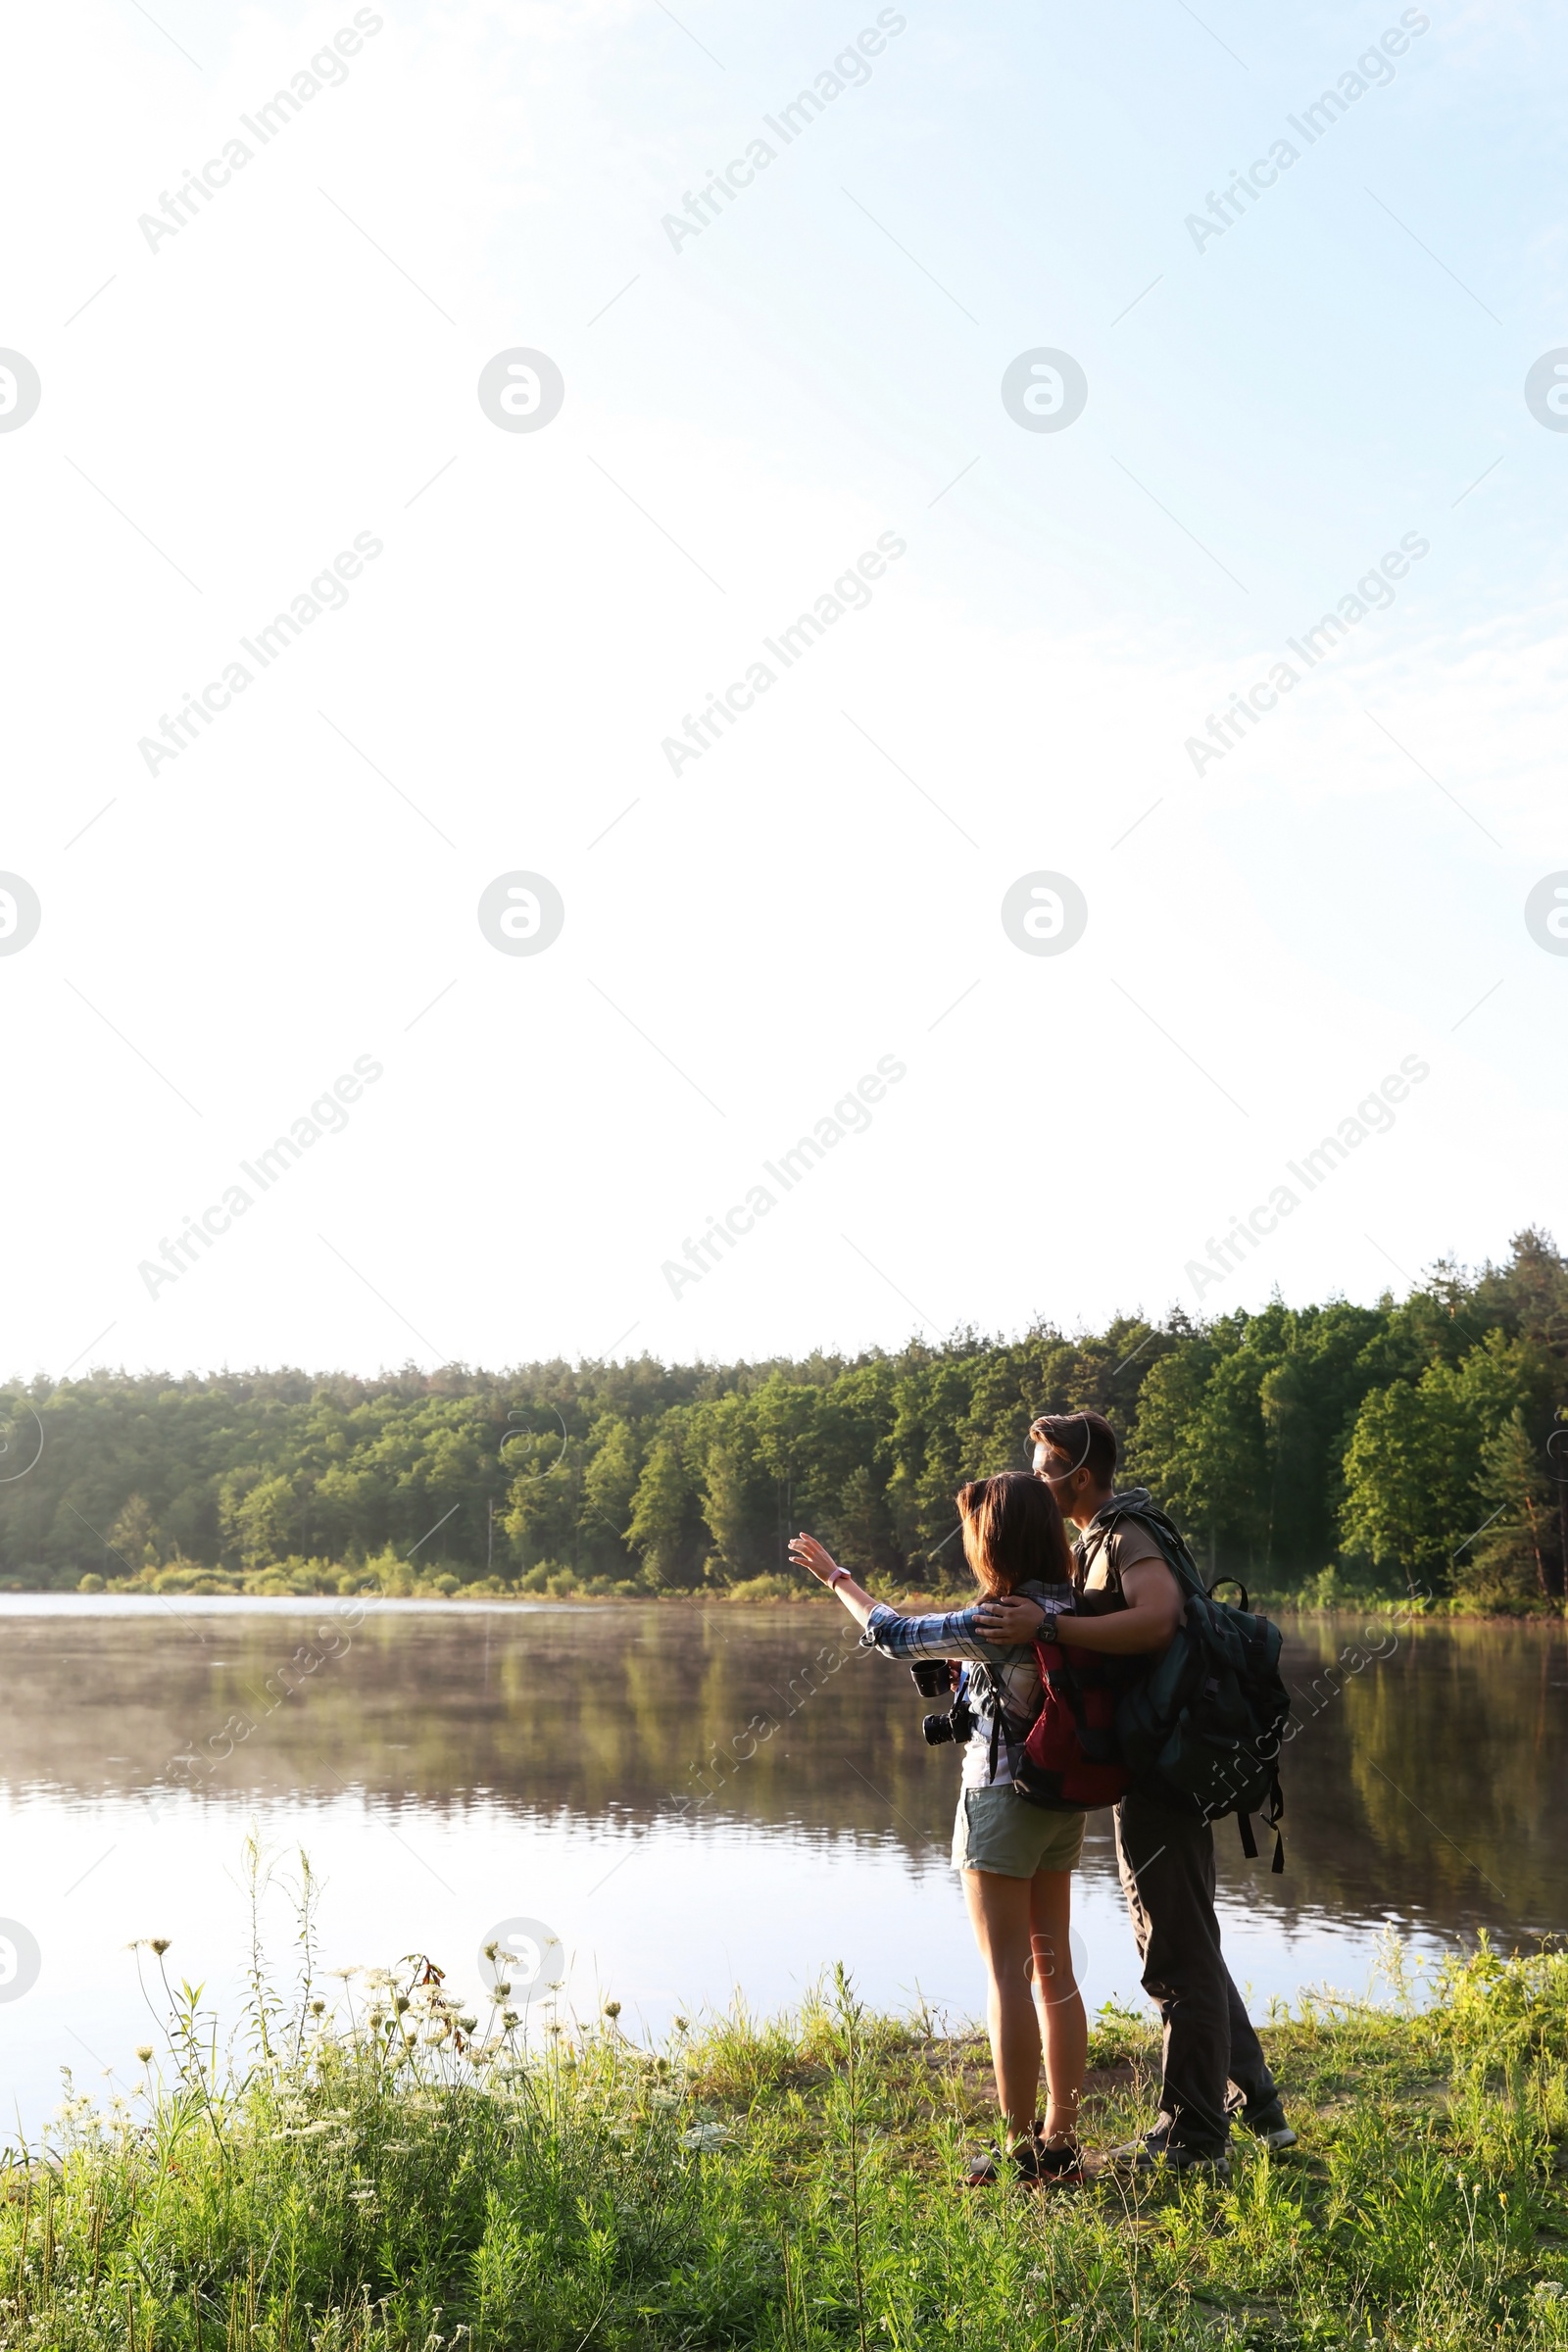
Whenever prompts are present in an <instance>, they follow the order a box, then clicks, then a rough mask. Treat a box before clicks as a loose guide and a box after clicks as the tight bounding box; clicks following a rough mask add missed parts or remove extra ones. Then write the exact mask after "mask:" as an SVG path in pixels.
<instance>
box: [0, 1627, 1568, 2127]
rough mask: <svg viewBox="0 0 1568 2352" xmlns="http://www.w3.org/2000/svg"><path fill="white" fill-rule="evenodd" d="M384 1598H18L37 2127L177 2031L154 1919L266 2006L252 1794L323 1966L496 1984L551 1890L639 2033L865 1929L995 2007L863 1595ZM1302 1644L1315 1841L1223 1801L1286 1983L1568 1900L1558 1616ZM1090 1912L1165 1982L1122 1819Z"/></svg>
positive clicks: (6, 1804)
mask: <svg viewBox="0 0 1568 2352" xmlns="http://www.w3.org/2000/svg"><path fill="white" fill-rule="evenodd" d="M359 1605H360V1604H358V1603H354V1604H344V1603H339V1602H335V1601H330V1600H329V1601H325V1602H321V1603H318V1604H314V1606H310V1607H307V1606H304V1605H302V1604H300V1603H296V1602H278V1603H271V1604H246V1605H244V1606H239V1605H236V1604H234V1603H230V1602H220V1603H216V1604H215V1603H203V1602H201V1601H192V1600H187V1599H185V1598H179V1599H177V1600H171V1601H168V1602H166V1601H162V1600H158V1599H147V1600H128V1601H127V1600H113V1599H87V1598H77V1597H75V1596H72V1597H70V1598H62V1597H57V1596H50V1595H19V1596H13V1597H10V1598H8V1599H7V1600H6V1601H5V1602H4V1605H3V1607H0V1651H3V1656H4V1668H5V1688H6V1693H7V1703H6V1706H5V1709H4V1711H3V1713H0V1805H3V1808H4V1838H3V1845H0V1854H3V1858H4V1859H3V1865H0V1918H3V1919H10V1920H16V1921H20V1922H21V1923H23V1924H24V1925H25V1927H26V1928H27V1929H28V1930H30V1932H31V1934H32V1935H33V1936H36V1938H37V1940H38V1943H39V1946H40V1947H41V1953H42V1964H41V1968H40V1971H39V1975H38V1980H37V1983H36V1984H35V1985H33V1986H32V1988H31V1989H30V1990H29V1991H27V1992H26V1993H25V1994H23V1995H22V1996H21V1997H18V1998H9V1999H8V1998H7V1997H6V1995H5V1987H4V1986H3V1985H0V2095H3V2097H4V2100H5V2106H6V2113H7V2118H8V2121H10V2120H11V2119H12V2118H13V2116H14V2113H15V2112H20V2113H21V2115H22V2117H23V2119H24V2120H25V2123H26V2124H27V2126H28V2128H31V2127H33V2126H35V2125H36V2123H37V2122H38V2121H39V2120H40V2119H41V2118H42V2116H44V2115H45V2114H46V2113H47V2112H48V2111H49V2109H50V2107H51V2106H52V2105H53V2104H54V2103H55V2101H56V2099H57V2097H58V2095H59V2082H60V2079H59V2068H60V2066H61V2065H62V2064H66V2065H69V2066H71V2067H72V2068H73V2072H74V2074H75V2078H76V2083H77V2087H78V2088H87V2089H101V2088H103V2087H105V2086H106V2084H105V2075H104V2070H106V2069H110V2070H114V2074H115V2078H116V2080H117V2081H118V2082H121V2083H123V2082H128V2081H132V2080H134V2078H135V2076H136V2075H137V2073H138V2071H139V2070H138V2069H137V2066H136V2063H135V2060H134V2058H133V2056H132V2051H133V2048H134V2045H135V2044H136V2043H138V2042H142V2041H145V2040H147V2039H149V2038H156V2036H155V2035H153V2034H149V2032H148V2030H147V2029H148V2027H149V2025H150V2023H151V2020H150V2019H149V2016H148V2011H147V2008H146V2007H145V2006H144V2005H143V2003H142V2000H141V1996H140V1995H139V1993H138V1990H137V1984H136V1973H135V1966H134V1961H133V1958H132V1956H131V1955H130V1954H129V1953H128V1952H127V1951H126V1950H125V1948H124V1947H125V1946H126V1945H127V1944H128V1943H129V1942H130V1941H131V1940H132V1939H133V1938H135V1937H137V1936H154V1935H157V1936H170V1937H171V1938H172V1944H171V1949H170V1952H169V1955H168V1966H169V1968H170V1970H171V1972H172V1974H173V1975H174V1976H175V1977H183V1978H188V1979H189V1980H190V1981H191V1982H193V1983H196V1982H201V1983H204V1984H205V1985H206V1987H207V1992H206V1995H205V1996H204V1997H205V1999H206V2000H207V2001H209V2002H215V2003H216V2004H217V2005H218V2006H219V2007H220V2009H221V2013H222V2015H223V2017H224V2020H225V2022H226V2023H233V2022H237V2021H238V2019H239V2014H240V2008H241V2003H242V1998H243V1969H244V1963H245V1960H246V1956H247V1952H248V1945H249V1916H248V1898H247V1895H246V1892H245V1888H244V1885H243V1876H242V1871H241V1847H242V1844H243V1841H244V1838H245V1837H246V1834H247V1832H248V1830H249V1829H250V1828H251V1827H252V1826H253V1825H254V1826H255V1827H256V1828H257V1830H258V1831H259V1834H260V1836H261V1838H262V1839H263V1842H264V1844H265V1845H266V1846H267V1847H268V1848H269V1850H270V1851H271V1852H273V1853H274V1854H275V1855H276V1856H277V1857H278V1871H277V1875H276V1876H275V1877H274V1880H273V1883H272V1885H271V1887H270V1890H269V1892H268V1894H267V1896H266V1898H265V1900H264V1904H263V1915H264V1924H265V1926H266V1928H267V1932H268V1936H269V1942H270V1948H271V1950H272V1951H273V1953H274V1955H275V1957H276V1964H277V1966H278V1969H279V1972H280V1973H285V1974H286V1973H291V1972H292V1971H293V1970H294V1969H295V1968H296V1967H297V1965H298V1962H299V1946H298V1943H297V1940H296V1922H295V1919H294V1916H293V1912H292V1908H291V1905H290V1902H289V1898H288V1892H287V1884H286V1882H287V1881H288V1879H289V1878H290V1877H297V1874H298V1862H297V1855H298V1851H299V1849H300V1848H301V1847H303V1848H304V1849H305V1850H306V1851H307V1852H308V1853H309V1855H310V1859H311V1863H312V1866H313V1869H314V1870H315V1871H316V1872H317V1873H318V1874H319V1879H320V1881H321V1882H322V1887H323V1893H322V1901H321V1907H320V1914H319V1966H320V1967H322V1968H324V1969H331V1968H333V1967H337V1966H349V1965H352V1964H354V1963H360V1964H364V1965H373V1964H376V1963H380V1962H383V1961H387V1960H390V1959H395V1958H397V1957H398V1956H399V1955H400V1954H402V1953H404V1952H407V1951H411V1950H423V1951H428V1952H430V1953H431V1954H432V1955H433V1956H434V1957H435V1958H437V1959H438V1960H439V1961H440V1962H441V1963H442V1965H443V1966H445V1967H446V1968H447V1969H448V1970H449V1972H450V1981H451V1983H452V1985H454V1986H455V1987H456V1988H457V1989H459V1990H462V1991H466V1992H468V1993H470V1994H477V1992H478V1989H479V1978H478V1969H477V1952H478V1947H479V1945H480V1943H481V1942H482V1941H483V1940H484V1938H485V1937H486V1936H487V1935H488V1934H489V1933H490V1932H491V1931H492V1930H493V1929H494V1927H495V1926H496V1925H497V1923H499V1922H500V1921H503V1920H506V1919H509V1918H515V1917H519V1916H523V1917H529V1918H534V1919H538V1920H541V1921H543V1922H545V1923H546V1924H548V1925H549V1926H550V1927H552V1928H553V1929H554V1930H555V1931H556V1933H557V1934H558V1935H559V1936H560V1937H561V1938H562V1941H563V1943H564V1947H565V1950H566V1953H567V1956H568V1963H569V1969H570V1975H569V1979H568V1984H567V1988H566V1997H567V1998H568V1999H569V2000H570V2002H571V2003H572V2004H573V2005H575V2006H576V2007H577V2008H578V2009H579V2010H582V2009H591V2008H592V2007H593V2006H594V2005H595V2004H596V2003H597V2001H598V2000H599V1999H600V1998H602V1997H604V1996H605V1995H606V1994H608V1993H611V1992H613V1994H614V1995H615V1997H617V1998H619V1999H620V2000H621V2002H622V2003H623V2005H624V2015H623V2020H622V2022H623V2024H624V2025H627V2026H630V2027H634V2028H635V2026H636V2024H637V2023H638V2021H642V2022H643V2023H644V2024H646V2026H647V2027H648V2028H649V2029H650V2030H652V2031H655V2032H663V2031H665V2030H666V2029H667V2027H668V2025H669V2021H670V2019H671V2017H672V2015H673V2014H674V2013H675V2012H676V2011H677V2010H683V2011H686V2012H688V2013H690V2012H693V2011H695V2010H696V2009H698V2008H700V2007H701V2005H702V2004H703V2003H704V2002H705V2001H707V2002H711V2003H715V2004H721V2003H723V2002H724V2001H726V2000H727V1999H728V1998H729V1997H730V1996H731V1994H732V1992H733V1991H734V1990H735V1989H736V1988H739V1989H740V1990H741V1991H742V1992H743V1993H744V1994H745V1996H746V1998H747V1999H748V2000H749V2001H750V2002H751V2004H752V2005H753V2006H754V2007H757V2008H760V2009H766V2008H769V2007H773V2006H777V2005H780V2004H783V2003H786V2002H789V2001H791V2000H793V1999H796V1998H798V1997H799V1995H800V1993H801V1991H802V1990H803V1988H804V1987H805V1986H806V1985H809V1983H810V1982H811V1981H812V1980H813V1979H814V1978H815V1977H816V1976H817V1974H818V1973H819V1972H820V1971H821V1970H822V1969H824V1968H826V1967H828V1966H830V1965H831V1964H832V1962H833V1961H834V1960H836V1959H840V1958H842V1959H844V1960H845V1961H846V1962H847V1963H848V1964H849V1965H850V1967H851V1968H852V1969H853V1970H854V1972H855V1974H856V1976H857V1979H858V1983H859V1985H860V1986H861V1989H862V1991H863V1992H864V1993H865V1995H866V1996H867V1997H868V1998H869V1999H870V2000H872V2001H873V2002H874V2003H877V2004H879V2005H884V2006H889V2007H903V2006H907V2005H908V2004H910V2003H911V2002H913V2001H914V2000H915V1999H917V1998H919V1997H924V1998H926V1999H927V2000H929V2001H930V2002H931V2003H932V2004H933V2005H934V2006H935V2007H937V2008H938V2009H941V2010H946V2011H947V2012H948V2013H949V2014H950V2015H952V2016H953V2017H955V2018H956V2017H958V2016H966V2015H970V2014H972V2013H973V2012H974V2011H975V2009H976V2008H977V2007H978V2005H979V2002H980V1998H981V1985H980V1977H979V1970H978V1965H977V1963H976V1961H975V1958H974V1955H973V1952H972V1949H971V1945H970V1940H969V1933H968V1929H967V1925H966V1923H965V1921H964V1918H963V1913H962V1905H961V1901H960V1897H959V1892H958V1888H957V1885H956V1878H955V1876H954V1874H953V1873H952V1871H951V1870H950V1868H949V1865H948V1846H949V1838H950V1835H951V1828H952V1819H953V1809H954V1803H955V1794H956V1777H957V1767H956V1758H955V1756H954V1753H953V1751H952V1750H951V1749H947V1750H940V1751H936V1752H932V1751H930V1750H928V1749H927V1748H926V1747H925V1746H924V1744H923V1742H922V1740H921V1737H920V1717H921V1714H922V1712H923V1710H924V1706H925V1705H926V1703H928V1702H924V1701H922V1700H921V1699H920V1698H919V1697H918V1695H917V1694H916V1692H915V1691H914V1689H913V1686H912V1684H911V1683H910V1681H909V1678H908V1675H907V1672H906V1671H905V1669H904V1668H903V1667H902V1666H896V1665H893V1664H891V1663H890V1662H888V1661H886V1660H884V1659H881V1658H878V1657H876V1656H874V1655H872V1654H869V1653H866V1652H864V1651H860V1650H858V1648H857V1647H856V1645H855V1640H854V1629H853V1628H852V1627H850V1626H849V1625H848V1622H847V1620H846V1619H845V1618H844V1616H843V1614H842V1612H841V1611H839V1610H837V1609H836V1608H830V1607H829V1606H827V1605H826V1604H813V1605H809V1606H801V1607H755V1608H750V1607H744V1606H738V1605H724V1606H713V1607H706V1608H705V1607H703V1606H701V1605H693V1606H691V1607H689V1608H688V1607H684V1606H675V1605H671V1604H658V1603H656V1604H649V1605H646V1606H644V1605H627V1606H594V1607H582V1606H572V1605H569V1604H541V1605H538V1606H525V1605H509V1606H504V1607H496V1608H487V1607H482V1606H476V1605H473V1604H463V1605H454V1606H444V1607H443V1606H435V1605H427V1606H426V1605H412V1606H411V1605H409V1604H390V1605H379V1606H375V1607H372V1608H371V1609H370V1610H369V1612H368V1614H367V1615H366V1616H365V1617H364V1618H363V1619H360V1618H359V1617H358V1609H359ZM1391 1641H1394V1642H1395V1646H1394V1647H1393V1649H1392V1651H1391V1652H1390V1654H1387V1655H1385V1656H1382V1657H1377V1656H1374V1655H1373V1652H1374V1650H1376V1649H1387V1648H1388V1645H1389V1643H1390V1642H1391ZM312 1658H314V1660H315V1663H314V1665H313V1664H310V1663H308V1662H307V1661H309V1660H310V1659H312ZM1356 1658H1360V1659H1361V1660H1362V1661H1363V1662H1362V1664H1361V1665H1360V1667H1359V1670H1355V1669H1354V1667H1353V1661H1354V1660H1355V1659H1356ZM1335 1661H1339V1663H1338V1665H1336V1664H1335ZM1285 1669H1286V1676H1287V1680H1288V1681H1289V1682H1290V1683H1291V1684H1292V1685H1293V1686H1294V1687H1295V1688H1296V1689H1297V1691H1298V1692H1299V1730H1298V1734H1297V1737H1296V1738H1295V1740H1293V1742H1292V1744H1291V1745H1290V1747H1289V1748H1288V1749H1287V1752H1286V1756H1285V1762H1284V1769H1283V1777H1284V1781H1285V1788H1286V1804H1287V1811H1286V1823H1285V1826H1286V1830H1287V1835H1288V1843H1287V1870H1286V1874H1285V1876H1284V1877H1283V1878H1277V1877H1274V1876H1273V1875H1271V1873H1270V1872H1269V1870H1268V1858H1269V1851H1270V1847H1269V1844H1268V1842H1267V1841H1266V1840H1263V1839H1261V1838H1260V1843H1261V1844H1262V1846H1263V1852H1262V1857H1261V1859H1260V1860H1259V1861H1258V1862H1257V1863H1254V1864H1249V1863H1247V1862H1246V1861H1245V1860H1244V1859H1243V1856H1242V1853H1241V1848H1240V1841H1239V1838H1238V1837H1237V1833H1236V1828H1235V1824H1234V1823H1232V1822H1228V1821H1227V1822H1222V1823H1220V1824H1219V1825H1217V1828H1216V1851H1217V1857H1218V1869H1219V1881H1220V1899H1221V1907H1222V1914H1223V1919H1224V1926H1225V1935H1226V1942H1227V1949H1228V1951H1229V1953H1230V1956H1231V1962H1232V1968H1233V1971H1234V1973H1235V1975H1236V1976H1237V1978H1238V1981H1239V1982H1242V1983H1243V1984H1244V1985H1246V1986H1247V1987H1248V1989H1249V1993H1250V2005H1251V2007H1252V2009H1253V2012H1254V2014H1261V2013H1262V2012H1263V2011H1264V2010H1265V2009H1266V2007H1267V2004H1268V2001H1269V2000H1270V1999H1271V1998H1273V1997H1287V1998H1289V1997H1292V1996H1294V1995H1295V1994H1296V1993H1297V1991H1298V1990H1299V1987H1300V1986H1301V1985H1303V1984H1307V1983H1312V1982H1323V1981H1324V1980H1328V1981H1330V1982H1332V1983H1334V1984H1336V1985H1340V1986H1342V1987H1344V1988H1348V1989H1351V1990H1355V1991H1360V1990H1363V1989H1364V1988H1365V1986H1366V1984H1367V1982H1368V1978H1369V1973H1370V1971H1371V1969H1372V1967H1373V1964H1374V1958H1375V1948H1376V1945H1377V1940H1378V1937H1379V1936H1380V1934H1381V1933H1383V1932H1384V1931H1385V1930H1386V1929H1387V1928H1388V1927H1389V1926H1393V1927H1395V1928H1397V1929H1398V1930H1399V1931H1400V1932H1401V1933H1403V1934H1404V1935H1405V1936H1408V1937H1410V1938H1411V1939H1412V1940H1413V1941H1414V1943H1415V1945H1416V1947H1417V1950H1418V1951H1421V1952H1425V1953H1428V1954H1435V1953H1436V1952H1437V1951H1438V1950H1439V1949H1440V1948H1441V1946H1442V1945H1443V1944H1445V1943H1451V1942H1452V1940H1453V1939H1454V1938H1455V1937H1473V1936H1475V1934H1476V1933H1477V1932H1478V1931H1479V1930H1480V1929H1482V1928H1486V1929H1489V1930H1491V1931H1492V1932H1494V1933H1495V1935H1497V1936H1499V1937H1500V1938H1501V1939H1502V1940H1503V1941H1504V1942H1505V1943H1506V1942H1507V1941H1510V1940H1512V1939H1515V1938H1521V1939H1522V1938H1528V1937H1530V1936H1536V1935H1539V1934H1542V1933H1549V1932H1551V1931H1553V1930H1554V1929H1557V1928H1558V1927H1560V1925H1561V1924H1562V1922H1563V1919H1564V1916H1565V1911H1568V1821H1565V1819H1564V1813H1563V1808H1562V1806H1561V1804H1560V1801H1559V1799H1560V1792H1561V1789H1562V1788H1563V1787H1564V1785H1565V1779H1568V1729H1565V1709H1564V1692H1565V1691H1568V1633H1565V1630H1564V1629H1563V1628H1562V1627H1561V1626H1549V1625H1537V1624H1532V1625H1528V1626H1518V1627H1498V1626H1491V1625H1480V1624H1457V1625H1453V1626H1442V1627H1438V1626H1416V1627H1413V1628H1402V1629H1397V1636H1396V1634H1395V1633H1392V1632H1391V1630H1390V1628H1389V1627H1388V1626H1387V1624H1386V1623H1383V1624H1379V1623H1374V1624H1373V1625H1372V1626H1370V1627H1367V1626H1364V1625H1363V1624H1362V1622H1361V1621H1360V1620H1353V1619H1348V1618H1337V1619H1327V1618H1325V1619H1301V1620H1297V1621H1295V1622H1294V1623H1293V1624H1292V1625H1291V1626H1290V1627H1289V1629H1288V1632H1287V1644H1286V1658H1285ZM1077 1918H1078V1925H1079V1928H1080V1932H1081V1936H1082V1942H1083V1950H1084V1953H1085V1954H1086V1957H1087V1980H1086V1989H1087V1992H1088V1995H1089V1998H1090V2000H1091V2002H1092V2003H1098V2002H1100V2001H1103V2000H1104V1999H1106V1998H1107V1997H1110V1996H1112V1995H1114V1996H1116V1997H1118V1998H1121V1999H1124V2000H1131V2001H1137V2000H1138V1999H1139V1998H1140V1995H1139V1991H1138V1985H1137V1963H1136V1959H1135V1956H1134V1954H1133V1950H1132V1943H1131V1937H1130V1934H1129V1932H1128V1929H1127V1925H1126V1920H1125V1915H1124V1913H1123V1910H1122V1905H1121V1899H1120V1894H1119V1890H1118V1888H1117V1887H1116V1884H1115V1876H1114V1863H1113V1857H1112V1852H1111V1842H1110V1834H1109V1817H1108V1815H1097V1816H1095V1817H1094V1819H1093V1821H1092V1823H1091V1827H1090V1836H1089V1839H1088V1843H1087V1845H1086V1848H1085V1856H1084V1865H1083V1871H1082V1874H1081V1877H1080V1881H1079V1887H1078V1893H1077ZM322 1989H323V1990H326V1991H327V1992H329V1993H331V1994H332V1995H333V1996H337V1995H338V1994H339V1989H340V1988H339V1987H338V1986H337V1985H332V1984H327V1985H323V1987H322Z"/></svg>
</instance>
